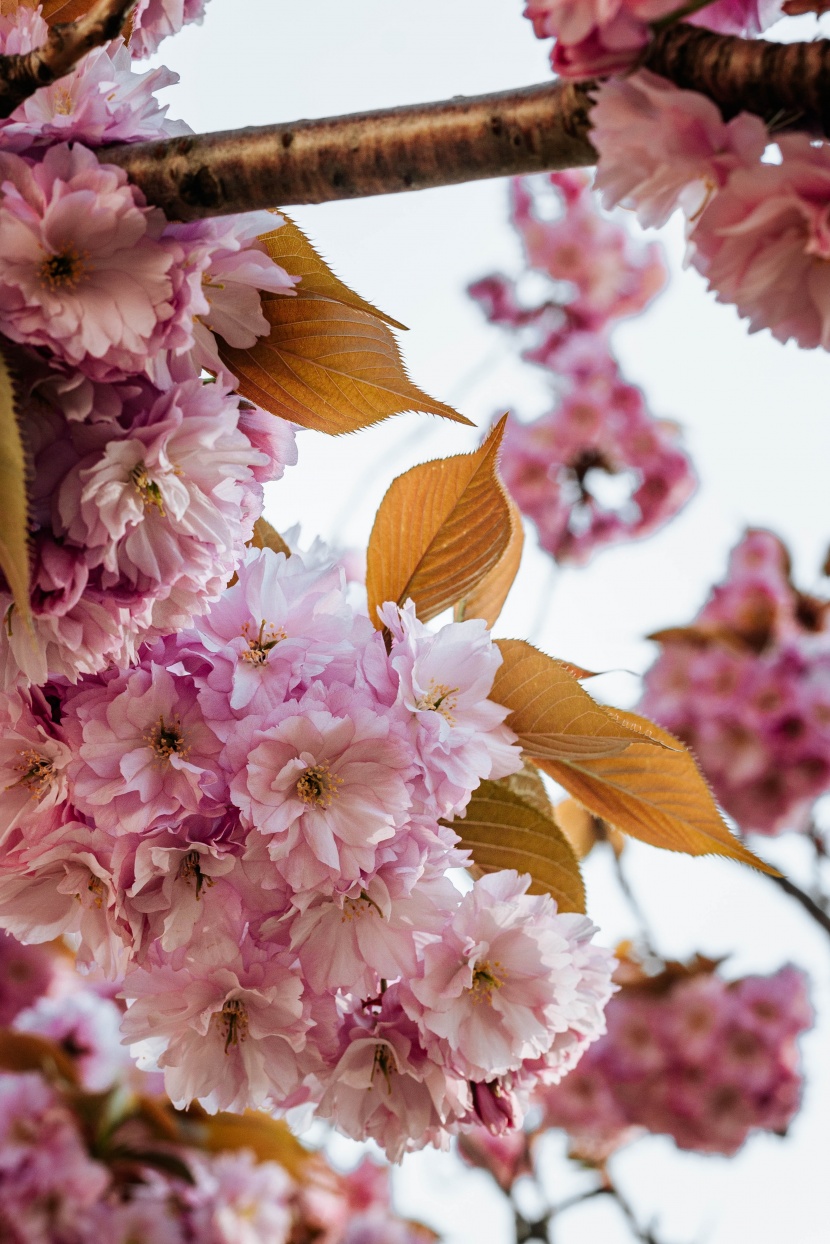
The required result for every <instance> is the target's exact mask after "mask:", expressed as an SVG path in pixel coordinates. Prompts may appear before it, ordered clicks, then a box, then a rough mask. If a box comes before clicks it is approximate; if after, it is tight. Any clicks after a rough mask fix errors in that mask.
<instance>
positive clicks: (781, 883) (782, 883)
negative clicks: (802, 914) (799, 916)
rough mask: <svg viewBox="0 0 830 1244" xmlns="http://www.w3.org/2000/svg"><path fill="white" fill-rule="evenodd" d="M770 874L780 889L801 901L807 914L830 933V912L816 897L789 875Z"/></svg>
mask: <svg viewBox="0 0 830 1244" xmlns="http://www.w3.org/2000/svg"><path fill="white" fill-rule="evenodd" d="M768 875H769V879H770V881H774V882H775V884H776V885H777V886H778V888H779V889H781V890H783V891H784V893H785V894H789V896H790V898H794V899H795V901H796V902H797V903H800V904H801V906H802V907H803V908H804V910H805V911H806V912H807V914H808V915H809V916H812V918H813V920H815V922H816V924H817V925H819V926H820V927H821V928H822V929H824V932H825V933H827V934H830V914H828V913H827V912H826V911H825V910H824V908H823V907H820V906H819V904H818V903H817V902H816V901H815V899H814V898H811V897H810V895H809V894H807V893H806V891H804V890H802V889H801V887H800V886H797V885H796V884H795V882H793V881H790V879H789V877H784V876H777V877H776V876H774V875H773V874H772V873H770V874H768Z"/></svg>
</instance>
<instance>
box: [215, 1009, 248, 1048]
mask: <svg viewBox="0 0 830 1244" xmlns="http://www.w3.org/2000/svg"><path fill="white" fill-rule="evenodd" d="M219 1023H220V1025H222V1026H223V1027H224V1029H225V1053H226V1054H229V1053H230V1048H231V1046H232V1045H239V1043H240V1042H241V1041H244V1040H245V1039H246V1037H247V1036H248V1011H247V1009H246V1007H245V1003H244V1002H242V1001H241V1000H240V999H239V998H228V1000H227V1002H226V1003H225V1005H224V1006H223V1007H222V1010H221V1013H220V1020H219Z"/></svg>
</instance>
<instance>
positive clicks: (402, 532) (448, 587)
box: [366, 416, 510, 626]
mask: <svg viewBox="0 0 830 1244" xmlns="http://www.w3.org/2000/svg"><path fill="white" fill-rule="evenodd" d="M505 419H506V416H505V418H504V419H501V420H500V421H499V423H498V424H497V425H496V427H495V428H493V430H492V432H491V433H490V435H489V436H488V437H487V439H486V441H485V442H484V444H483V445H481V446H480V448H478V449H477V450H476V451H475V452H474V453H471V454H456V455H455V456H454V457H452V458H440V459H438V461H436V462H424V463H422V464H421V465H420V466H416V467H413V468H412V470H410V471H407V472H406V473H405V474H403V475H399V476H398V478H397V479H395V480H393V481H392V484H391V486H390V488H389V490H388V492H387V493H386V496H385V497H384V498H383V500H382V501H381V503H380V507H379V509H378V512H377V515H376V516H375V523H374V526H373V527H372V534H371V536H370V537H369V548H368V551H367V565H366V591H367V593H368V597H369V617H370V618H371V619H372V621H373V622H374V623H375V626H380V622H379V621H378V618H377V607H378V605H382V604H383V602H384V601H387V600H393V601H397V603H398V604H399V605H403V604H404V602H405V601H406V600H407V598H410V597H411V599H412V600H413V601H414V602H415V608H416V610H417V613H418V617H419V618H420V619H421V620H422V621H423V622H426V621H428V620H429V619H430V618H434V617H436V615H437V614H439V613H442V612H443V610H444V609H447V608H449V607H451V606H452V605H454V604H455V603H456V601H459V600H462V599H463V598H464V597H465V596H469V594H470V593H471V592H472V591H473V590H474V589H475V588H476V587H477V586H478V585H479V584H480V583H481V581H482V580H483V579H484V578H485V576H486V575H488V574H489V573H490V571H491V570H492V569H493V568H494V566H495V565H496V564H497V562H498V561H499V558H500V557H501V556H502V554H503V553H504V551H505V549H506V548H507V545H508V543H509V541H510V510H509V507H508V504H507V496H506V494H505V492H504V489H503V488H502V486H501V483H500V482H499V479H498V476H497V475H496V458H497V455H498V449H499V445H500V444H501V438H502V436H503V434H504V425H505Z"/></svg>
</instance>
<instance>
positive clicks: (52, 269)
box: [40, 242, 89, 289]
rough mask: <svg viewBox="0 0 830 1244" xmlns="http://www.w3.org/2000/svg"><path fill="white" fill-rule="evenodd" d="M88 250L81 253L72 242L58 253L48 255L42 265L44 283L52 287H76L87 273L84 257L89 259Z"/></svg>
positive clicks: (41, 273)
mask: <svg viewBox="0 0 830 1244" xmlns="http://www.w3.org/2000/svg"><path fill="white" fill-rule="evenodd" d="M88 258H89V256H88V253H87V252H86V251H84V252H83V254H81V253H80V252H79V251H78V248H77V247H76V246H74V245H73V244H72V243H71V242H68V243H67V244H66V246H64V248H63V250H62V251H59V252H58V253H57V254H56V255H47V256H46V257H45V258H44V260H43V263H42V264H41V265H40V279H41V283H42V284H43V285H46V286H48V287H49V288H51V289H61V288H62V287H64V286H65V287H67V288H69V289H74V288H75V286H76V285H77V284H78V283H79V282H80V281H81V279H82V277H85V276H86V274H87V267H86V265H85V263H84V259H88Z"/></svg>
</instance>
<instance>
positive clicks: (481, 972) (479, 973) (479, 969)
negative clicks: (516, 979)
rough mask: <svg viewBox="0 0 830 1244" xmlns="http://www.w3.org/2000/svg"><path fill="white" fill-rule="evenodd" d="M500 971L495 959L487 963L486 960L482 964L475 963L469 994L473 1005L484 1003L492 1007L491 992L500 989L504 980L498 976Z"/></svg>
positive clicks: (500, 968) (499, 965)
mask: <svg viewBox="0 0 830 1244" xmlns="http://www.w3.org/2000/svg"><path fill="white" fill-rule="evenodd" d="M501 970H502V966H501V964H500V963H498V962H497V961H496V960H495V959H494V960H493V962H492V963H489V962H488V961H487V960H486V959H485V960H484V961H483V962H482V963H477V964H476V965H475V967H474V968H473V983H472V985H471V986H470V989H469V992H470V993H471V994H472V999H473V1002H474V1003H475V1004H478V1003H479V1002H486V1003H487V1005H488V1006H492V1005H493V990H494V989H501V987H502V985H503V984H504V980H503V978H502V977H501V976H499V975H498V972H500V971H501Z"/></svg>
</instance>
